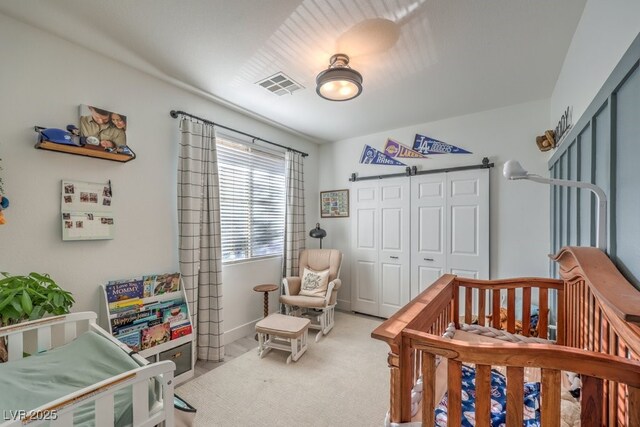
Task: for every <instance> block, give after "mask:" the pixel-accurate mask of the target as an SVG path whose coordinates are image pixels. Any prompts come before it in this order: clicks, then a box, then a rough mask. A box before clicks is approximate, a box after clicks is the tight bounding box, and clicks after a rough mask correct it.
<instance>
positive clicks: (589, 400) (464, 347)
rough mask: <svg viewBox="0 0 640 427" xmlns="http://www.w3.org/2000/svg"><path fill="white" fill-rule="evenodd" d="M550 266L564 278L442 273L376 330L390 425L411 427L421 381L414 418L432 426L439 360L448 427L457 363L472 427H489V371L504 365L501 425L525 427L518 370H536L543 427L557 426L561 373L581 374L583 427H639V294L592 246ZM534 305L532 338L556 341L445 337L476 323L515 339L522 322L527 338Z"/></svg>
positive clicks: (453, 421)
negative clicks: (468, 393)
mask: <svg viewBox="0 0 640 427" xmlns="http://www.w3.org/2000/svg"><path fill="white" fill-rule="evenodd" d="M553 259H554V260H555V261H556V262H558V263H559V266H560V274H561V277H562V280H556V279H543V278H517V279H507V280H489V281H483V280H472V279H465V278H461V277H457V276H454V275H448V274H446V275H444V276H442V277H440V279H438V280H437V281H436V282H435V283H434V284H433V285H431V286H430V287H429V288H428V289H426V290H425V291H424V292H422V293H421V294H420V295H418V296H417V297H416V298H415V299H413V300H412V301H411V302H410V303H409V304H407V305H406V306H405V307H403V308H402V309H401V310H399V311H398V312H397V313H396V314H395V315H394V316H393V317H391V318H389V319H388V320H387V321H385V322H384V323H383V324H382V325H380V326H379V327H378V328H377V329H376V330H375V331H373V333H372V337H373V338H376V339H380V340H383V341H385V342H387V343H388V345H389V346H390V348H391V351H390V352H389V356H388V364H389V368H390V371H391V375H390V396H391V401H390V421H391V423H406V422H410V421H412V389H413V388H414V385H415V384H416V382H418V378H419V377H422V378H424V381H423V385H422V396H421V400H420V401H419V402H418V403H419V410H418V414H417V415H416V416H414V417H413V421H416V419H417V420H418V421H420V419H421V421H422V425H423V426H432V425H434V422H435V421H434V406H435V404H434V400H435V399H434V393H435V391H434V390H435V371H436V357H437V356H441V357H443V358H446V359H447V362H448V366H447V368H446V374H447V378H446V387H447V394H448V423H449V424H448V425H449V426H456V427H457V426H460V424H461V416H462V413H461V412H462V411H461V396H460V394H461V392H460V390H461V367H462V365H463V364H473V365H475V368H476V380H475V387H476V402H475V411H476V412H475V422H476V426H488V425H490V415H489V413H490V405H491V402H490V395H491V393H490V382H489V381H490V370H491V368H492V366H494V367H495V366H506V377H507V390H506V395H507V405H506V419H507V426H522V420H523V405H522V402H523V372H524V369H525V368H532V367H533V368H535V367H538V368H541V369H540V372H541V381H540V382H541V386H540V389H541V393H540V419H541V422H542V425H543V426H545V427H546V426H559V425H560V387H561V373H562V371H571V372H575V373H577V374H580V376H581V381H582V389H581V398H580V420H581V425H582V426H583V427H585V426H602V425H605V426H615V425H618V426H630V427H632V426H640V361H639V360H640V359H639V356H640V291H638V290H637V289H635V288H634V287H633V286H632V285H631V284H630V283H629V282H628V281H627V280H626V279H625V278H624V277H623V276H622V275H621V274H620V272H619V271H618V270H617V269H616V268H615V266H614V265H613V263H612V262H611V261H610V260H609V258H608V257H607V256H606V255H605V254H604V253H603V252H601V251H600V250H598V249H596V248H590V247H565V248H563V249H561V250H560V252H559V253H558V254H557V255H556V256H554V257H553ZM516 296H518V298H516ZM536 297H537V298H536ZM536 299H537V306H538V307H539V310H538V312H539V321H538V330H537V332H538V336H539V337H541V338H548V337H550V336H553V335H555V336H554V338H555V341H556V342H555V344H529V343H526V344H512V343H505V344H501V343H500V344H486V343H468V342H463V341H459V340H456V339H455V338H454V339H453V340H449V339H445V338H443V337H442V335H443V333H444V332H445V329H446V328H447V325H448V324H449V323H450V322H454V323H455V324H456V328H458V327H459V325H460V323H466V324H470V323H472V322H474V321H477V323H478V324H480V325H484V324H485V323H487V324H488V326H493V327H495V328H498V329H506V330H507V331H508V332H511V333H514V332H515V328H516V321H517V320H521V323H522V334H523V335H528V334H529V332H530V331H529V324H530V318H531V312H532V311H531V307H532V301H533V302H536ZM501 301H502V304H501ZM516 304H517V305H518V307H517V306H516ZM520 304H521V306H520ZM501 305H506V312H507V319H506V322H504V321H503V322H501V321H500V307H501ZM550 312H551V313H555V319H556V322H555V325H553V324H551V322H550V321H549V320H550V317H551V316H550V315H549V313H550ZM516 313H520V315H519V316H516ZM456 314H458V315H456ZM517 317H518V319H517ZM502 326H504V327H502ZM554 329H555V334H554V333H553V332H554ZM414 398H415V393H414ZM414 412H415V411H414Z"/></svg>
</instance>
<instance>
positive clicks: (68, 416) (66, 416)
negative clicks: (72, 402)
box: [49, 411, 73, 427]
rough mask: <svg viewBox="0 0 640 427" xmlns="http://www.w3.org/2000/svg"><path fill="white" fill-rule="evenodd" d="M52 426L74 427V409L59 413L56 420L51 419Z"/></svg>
mask: <svg viewBox="0 0 640 427" xmlns="http://www.w3.org/2000/svg"><path fill="white" fill-rule="evenodd" d="M49 425H50V426H51V427H73V411H69V412H65V413H63V414H58V418H57V419H56V420H53V421H51V424H49Z"/></svg>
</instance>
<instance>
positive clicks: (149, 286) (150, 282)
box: [142, 276, 156, 298]
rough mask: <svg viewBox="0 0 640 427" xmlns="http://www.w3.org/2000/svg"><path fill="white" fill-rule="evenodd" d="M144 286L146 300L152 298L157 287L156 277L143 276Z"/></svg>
mask: <svg viewBox="0 0 640 427" xmlns="http://www.w3.org/2000/svg"><path fill="white" fill-rule="evenodd" d="M142 284H143V287H144V291H143V295H144V298H147V297H152V296H153V295H154V293H153V291H154V290H155V287H156V276H142Z"/></svg>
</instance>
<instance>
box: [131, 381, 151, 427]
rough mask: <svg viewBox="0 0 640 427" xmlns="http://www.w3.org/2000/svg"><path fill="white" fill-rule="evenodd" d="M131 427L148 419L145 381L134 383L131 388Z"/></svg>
mask: <svg viewBox="0 0 640 427" xmlns="http://www.w3.org/2000/svg"><path fill="white" fill-rule="evenodd" d="M132 388H133V391H132V393H133V425H134V426H137V425H140V424H142V423H143V422H144V421H145V420H146V419H147V418H149V385H148V384H147V381H140V382H137V383H134V384H133V386H132Z"/></svg>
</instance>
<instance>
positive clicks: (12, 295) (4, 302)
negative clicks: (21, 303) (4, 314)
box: [0, 291, 18, 310]
mask: <svg viewBox="0 0 640 427" xmlns="http://www.w3.org/2000/svg"><path fill="white" fill-rule="evenodd" d="M17 293H18V291H13V292H11V295H9V296H8V297H7V298H6V299H5V300H4V301H2V302H0V310H2V309H3V308H5V307H6V306H8V305H9V304H10V303H11V301H12V300H13V298H14V297H15V296H16V294H17Z"/></svg>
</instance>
